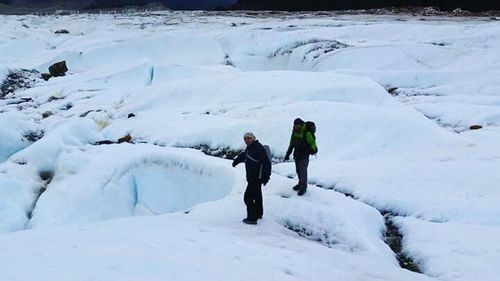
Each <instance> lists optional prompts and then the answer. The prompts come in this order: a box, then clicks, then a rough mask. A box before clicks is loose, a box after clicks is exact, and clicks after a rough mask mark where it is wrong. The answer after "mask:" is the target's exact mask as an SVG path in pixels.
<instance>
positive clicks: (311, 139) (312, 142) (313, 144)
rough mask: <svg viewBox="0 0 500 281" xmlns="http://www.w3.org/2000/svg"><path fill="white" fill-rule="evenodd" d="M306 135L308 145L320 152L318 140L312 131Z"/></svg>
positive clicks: (314, 150)
mask: <svg viewBox="0 0 500 281" xmlns="http://www.w3.org/2000/svg"><path fill="white" fill-rule="evenodd" d="M305 137H306V142H307V145H309V148H310V149H311V151H313V152H314V153H316V152H318V147H317V146H316V140H315V139H314V137H313V135H312V134H311V133H310V132H306V136H305Z"/></svg>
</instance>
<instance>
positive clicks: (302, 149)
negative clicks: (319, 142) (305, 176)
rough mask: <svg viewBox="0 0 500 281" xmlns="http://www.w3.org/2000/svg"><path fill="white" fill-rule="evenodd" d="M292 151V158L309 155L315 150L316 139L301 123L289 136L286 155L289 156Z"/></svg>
mask: <svg viewBox="0 0 500 281" xmlns="http://www.w3.org/2000/svg"><path fill="white" fill-rule="evenodd" d="M292 151H293V158H301V157H305V156H309V154H310V153H311V151H312V152H315V151H317V147H316V140H315V138H314V136H313V135H312V134H311V132H306V125H305V124H304V125H302V127H300V129H299V130H298V131H297V132H296V131H293V132H292V136H291V137H290V145H289V146H288V150H287V152H286V155H287V157H290V154H292Z"/></svg>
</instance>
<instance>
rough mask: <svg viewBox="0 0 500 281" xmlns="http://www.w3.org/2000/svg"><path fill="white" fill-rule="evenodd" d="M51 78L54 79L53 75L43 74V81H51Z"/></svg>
mask: <svg viewBox="0 0 500 281" xmlns="http://www.w3.org/2000/svg"><path fill="white" fill-rule="evenodd" d="M50 78H52V75H50V73H42V79H43V80H45V81H49V79H50Z"/></svg>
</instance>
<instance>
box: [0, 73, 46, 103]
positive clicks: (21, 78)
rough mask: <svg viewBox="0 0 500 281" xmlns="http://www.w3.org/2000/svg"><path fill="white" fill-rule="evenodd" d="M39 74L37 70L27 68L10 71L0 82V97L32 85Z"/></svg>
mask: <svg viewBox="0 0 500 281" xmlns="http://www.w3.org/2000/svg"><path fill="white" fill-rule="evenodd" d="M39 75H40V74H39V72H38V71H36V70H29V69H20V70H13V71H10V72H9V74H7V76H6V77H5V79H4V80H3V81H2V83H1V84H0V98H3V97H5V96H6V95H8V94H11V93H14V92H15V91H17V90H20V89H29V88H32V87H34V86H35V84H36V82H37V78H38V77H39Z"/></svg>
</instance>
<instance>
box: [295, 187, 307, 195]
mask: <svg viewBox="0 0 500 281" xmlns="http://www.w3.org/2000/svg"><path fill="white" fill-rule="evenodd" d="M306 191H307V188H301V189H300V190H299V192H298V193H297V195H298V196H302V195H304V194H305V193H306Z"/></svg>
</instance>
